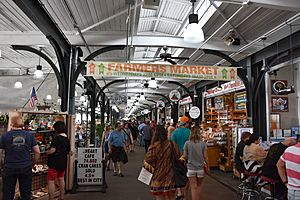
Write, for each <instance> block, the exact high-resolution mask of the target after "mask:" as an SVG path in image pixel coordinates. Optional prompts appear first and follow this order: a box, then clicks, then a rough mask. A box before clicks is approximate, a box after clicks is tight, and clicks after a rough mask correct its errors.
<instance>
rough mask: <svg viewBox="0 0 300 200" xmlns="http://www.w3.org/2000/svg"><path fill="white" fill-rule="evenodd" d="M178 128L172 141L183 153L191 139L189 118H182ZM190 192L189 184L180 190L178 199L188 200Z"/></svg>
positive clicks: (173, 134)
mask: <svg viewBox="0 0 300 200" xmlns="http://www.w3.org/2000/svg"><path fill="white" fill-rule="evenodd" d="M178 126H179V128H177V129H176V130H175V131H173V133H172V137H171V140H172V141H173V142H175V143H176V144H177V145H178V147H179V149H180V152H181V153H183V147H184V144H185V142H186V141H187V140H188V139H189V137H190V129H189V128H188V127H189V118H188V117H187V116H182V117H180V119H179V124H178ZM188 190H189V183H187V184H186V186H185V187H184V188H180V189H178V192H177V199H184V200H186V199H187V194H188Z"/></svg>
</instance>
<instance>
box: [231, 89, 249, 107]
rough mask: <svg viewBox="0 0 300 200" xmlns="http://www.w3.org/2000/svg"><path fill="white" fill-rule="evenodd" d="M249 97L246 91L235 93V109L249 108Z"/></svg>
mask: <svg viewBox="0 0 300 200" xmlns="http://www.w3.org/2000/svg"><path fill="white" fill-rule="evenodd" d="M246 103H247V97H246V92H239V93H235V95H234V109H235V110H246V109H247V104H246Z"/></svg>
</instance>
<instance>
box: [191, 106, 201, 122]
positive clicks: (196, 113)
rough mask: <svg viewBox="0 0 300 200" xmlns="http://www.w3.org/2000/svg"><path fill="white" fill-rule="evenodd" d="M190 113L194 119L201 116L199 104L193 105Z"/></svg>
mask: <svg viewBox="0 0 300 200" xmlns="http://www.w3.org/2000/svg"><path fill="white" fill-rule="evenodd" d="M189 114H190V117H191V118H192V119H197V118H198V117H199V116H200V109H199V108H198V107H197V106H193V107H191V109H190V111H189Z"/></svg>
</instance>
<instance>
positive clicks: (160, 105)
mask: <svg viewBox="0 0 300 200" xmlns="http://www.w3.org/2000/svg"><path fill="white" fill-rule="evenodd" d="M156 106H157V108H159V109H162V108H164V107H165V102H163V101H158V102H157V104H156Z"/></svg>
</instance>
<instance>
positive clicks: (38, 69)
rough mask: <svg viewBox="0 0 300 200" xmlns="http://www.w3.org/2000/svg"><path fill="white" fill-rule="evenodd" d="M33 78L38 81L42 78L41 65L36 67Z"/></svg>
mask: <svg viewBox="0 0 300 200" xmlns="http://www.w3.org/2000/svg"><path fill="white" fill-rule="evenodd" d="M33 77H34V78H37V79H40V78H43V77H44V72H43V71H42V65H37V66H36V70H35V72H34V74H33Z"/></svg>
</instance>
